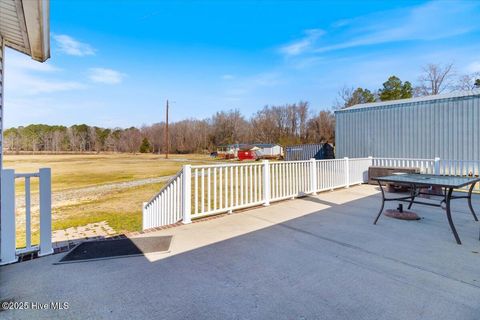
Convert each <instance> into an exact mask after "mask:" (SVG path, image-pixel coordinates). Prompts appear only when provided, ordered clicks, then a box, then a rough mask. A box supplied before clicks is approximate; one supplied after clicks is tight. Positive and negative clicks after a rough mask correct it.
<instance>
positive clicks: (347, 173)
mask: <svg viewBox="0 0 480 320" xmlns="http://www.w3.org/2000/svg"><path fill="white" fill-rule="evenodd" d="M343 160H345V188H349V187H350V165H349V163H348V157H344V158H343Z"/></svg>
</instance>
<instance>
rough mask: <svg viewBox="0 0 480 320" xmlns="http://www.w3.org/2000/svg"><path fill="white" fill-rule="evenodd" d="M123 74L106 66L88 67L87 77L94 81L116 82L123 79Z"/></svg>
mask: <svg viewBox="0 0 480 320" xmlns="http://www.w3.org/2000/svg"><path fill="white" fill-rule="evenodd" d="M125 76H126V75H125V74H124V73H121V72H119V71H116V70H112V69H106V68H90V69H89V74H88V77H89V79H90V80H92V81H93V82H96V83H105V84H118V83H121V82H122V81H123V78H125Z"/></svg>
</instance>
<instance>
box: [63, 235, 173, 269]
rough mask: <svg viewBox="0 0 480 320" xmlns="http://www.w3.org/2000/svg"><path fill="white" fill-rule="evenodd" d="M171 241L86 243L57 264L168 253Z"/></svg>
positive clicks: (167, 238)
mask: <svg viewBox="0 0 480 320" xmlns="http://www.w3.org/2000/svg"><path fill="white" fill-rule="evenodd" d="M171 241H172V236H158V237H139V238H125V239H113V240H97V241H85V242H82V243H80V244H79V245H77V246H76V247H75V248H73V249H72V250H71V251H70V252H69V253H67V254H66V255H65V256H64V257H63V258H62V259H61V260H60V261H59V262H58V263H57V264H61V263H71V262H84V261H92V260H101V259H112V258H122V257H131V256H138V255H143V254H145V253H154V252H168V250H169V248H170V243H171Z"/></svg>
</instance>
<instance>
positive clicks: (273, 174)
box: [267, 160, 315, 201]
mask: <svg viewBox="0 0 480 320" xmlns="http://www.w3.org/2000/svg"><path fill="white" fill-rule="evenodd" d="M312 163H313V162H312V161H309V160H307V161H281V162H280V161H279V162H272V163H269V164H268V163H267V165H269V167H270V196H269V201H278V200H284V199H289V198H293V197H298V196H302V195H306V194H309V193H312V192H314V191H315V190H314V189H313V188H312V182H311V170H312V169H311V166H312Z"/></svg>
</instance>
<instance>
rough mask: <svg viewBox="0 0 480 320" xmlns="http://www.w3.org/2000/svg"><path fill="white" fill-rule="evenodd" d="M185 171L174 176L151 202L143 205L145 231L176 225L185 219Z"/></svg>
mask: <svg viewBox="0 0 480 320" xmlns="http://www.w3.org/2000/svg"><path fill="white" fill-rule="evenodd" d="M182 185H183V171H179V172H178V173H177V174H176V175H175V176H173V177H172V178H171V179H170V180H169V181H168V182H167V183H166V184H165V186H163V188H162V189H160V191H159V192H158V193H157V194H156V195H155V196H153V197H152V198H151V199H150V201H148V202H145V203H144V204H143V219H142V224H143V230H145V229H150V228H154V227H160V226H166V225H169V224H174V223H176V222H178V221H180V220H182V217H183V207H182V206H183V197H182V195H183V190H182Z"/></svg>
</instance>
